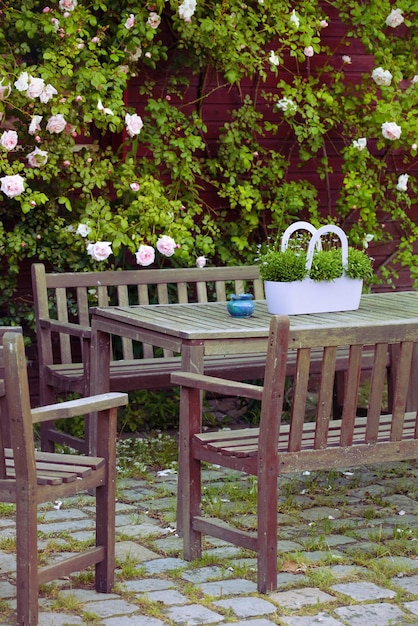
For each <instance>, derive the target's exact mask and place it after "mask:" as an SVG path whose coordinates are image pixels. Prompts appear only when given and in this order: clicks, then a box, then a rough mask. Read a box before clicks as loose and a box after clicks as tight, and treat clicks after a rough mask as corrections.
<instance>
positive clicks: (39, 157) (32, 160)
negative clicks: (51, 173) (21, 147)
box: [27, 148, 48, 167]
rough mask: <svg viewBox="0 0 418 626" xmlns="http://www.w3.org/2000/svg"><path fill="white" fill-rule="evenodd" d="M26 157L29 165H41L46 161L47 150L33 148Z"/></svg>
mask: <svg viewBox="0 0 418 626" xmlns="http://www.w3.org/2000/svg"><path fill="white" fill-rule="evenodd" d="M27 159H28V163H29V165H30V167H41V166H42V165H45V164H46V162H47V161H48V152H46V151H45V150H39V148H35V150H33V152H30V153H29V154H28V156H27Z"/></svg>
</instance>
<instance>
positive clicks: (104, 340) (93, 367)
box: [85, 316, 110, 456]
mask: <svg viewBox="0 0 418 626" xmlns="http://www.w3.org/2000/svg"><path fill="white" fill-rule="evenodd" d="M91 328H92V331H91V346H90V350H91V352H90V381H89V383H90V384H89V393H90V395H91V396H95V395H97V394H100V393H106V392H108V391H109V389H110V380H109V369H110V335H109V333H106V332H102V331H100V330H98V329H97V328H96V324H95V320H94V316H93V319H92V325H91ZM85 436H86V439H87V440H88V442H89V453H90V454H91V455H93V456H95V455H96V454H97V413H90V415H89V419H88V423H87V432H86V434H85Z"/></svg>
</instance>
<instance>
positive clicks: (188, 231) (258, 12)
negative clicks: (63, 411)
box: [0, 0, 418, 318]
mask: <svg viewBox="0 0 418 626" xmlns="http://www.w3.org/2000/svg"><path fill="white" fill-rule="evenodd" d="M0 17H1V20H2V29H1V30H0V52H1V54H0V136H1V139H0V144H1V145H0V183H1V187H0V191H1V194H0V255H1V256H0V259H1V260H0V263H1V270H2V273H1V277H0V287H1V290H0V291H1V294H2V298H3V301H4V302H7V303H8V308H9V310H10V316H11V317H12V318H16V314H17V311H16V307H14V305H13V304H12V303H13V294H14V289H15V284H16V277H17V275H18V272H19V269H20V267H21V263H22V261H24V260H26V259H37V260H42V261H45V262H47V263H48V264H49V265H50V266H51V267H53V268H55V269H58V270H60V269H62V270H68V269H71V270H74V271H79V270H83V269H88V268H95V267H97V264H98V263H100V267H101V268H102V267H103V266H106V267H128V266H131V265H136V264H137V263H139V264H140V265H142V266H147V265H150V264H152V263H156V262H157V263H158V264H159V265H162V266H164V265H167V264H169V265H173V264H195V263H196V259H198V266H201V265H202V264H204V263H206V262H207V261H209V262H220V263H228V262H253V260H254V256H255V254H256V249H257V245H258V244H259V243H260V242H261V241H264V240H265V239H266V238H267V237H268V235H269V234H271V233H275V232H277V231H279V232H280V231H282V230H283V228H284V227H285V226H286V225H287V224H288V223H290V222H292V221H294V220H295V219H298V218H301V217H303V218H307V219H309V220H313V221H315V219H317V216H318V213H319V210H321V211H322V213H325V214H326V217H327V218H328V220H329V221H335V222H338V223H340V224H341V225H342V226H343V227H344V230H346V231H349V230H350V229H351V232H350V237H351V241H352V243H358V244H361V243H362V241H363V239H364V233H373V234H374V236H375V238H374V241H382V242H385V241H387V240H388V239H389V237H390V234H389V232H388V229H385V227H384V226H385V222H386V221H387V220H393V221H395V222H396V224H397V225H398V226H397V227H398V228H399V230H400V245H399V246H398V248H397V250H396V252H395V254H394V255H392V256H391V258H390V261H388V263H387V264H384V265H382V266H381V267H379V268H378V275H379V277H380V278H381V279H383V280H389V279H390V275H391V274H396V271H397V267H398V266H399V263H400V264H403V265H404V266H405V267H408V268H411V273H412V276H413V278H417V275H418V270H416V269H414V268H417V267H418V264H417V262H416V261H417V259H416V257H415V254H414V249H413V242H414V241H416V240H417V238H418V230H417V226H416V224H415V223H414V221H413V220H412V219H411V207H413V206H416V204H417V193H418V190H417V182H416V172H417V154H418V150H417V143H418V120H417V115H416V110H417V104H418V67H417V48H418V34H417V29H416V28H415V27H414V25H415V24H416V22H417V8H416V7H415V6H411V4H410V3H408V2H406V0H400V1H399V2H398V3H390V2H389V0H382V2H380V3H379V5H378V6H375V4H374V3H361V4H360V3H359V2H358V1H357V0H330V1H329V2H323V1H321V0H307V1H304V2H294V3H289V2H288V1H287V0H279V1H278V2H275V3H271V2H270V1H269V0H258V1H257V2H256V1H254V2H250V3H246V4H236V3H233V2H232V1H230V0H226V1H225V2H223V3H217V2H212V1H210V2H207V3H199V2H196V1H195V0H184V1H183V2H179V1H178V0H169V1H167V2H162V1H160V0H158V1H157V2H155V3H152V4H150V5H145V4H144V3H138V2H133V3H132V2H129V3H128V2H126V0H109V2H106V3H102V2H101V0H93V1H92V2H89V3H87V2H86V1H85V0H78V1H77V0H59V1H57V0H54V2H52V3H49V4H46V3H45V2H41V1H40V0H31V2H30V3H27V2H25V1H24V0H16V1H13V2H12V1H11V0H6V2H3V3H2V5H1V8H0ZM336 22H338V23H340V22H342V23H343V24H346V25H347V31H346V34H345V35H344V36H343V39H342V40H341V41H338V44H335V45H334V47H332V46H331V45H329V43H327V44H324V38H325V36H326V34H327V33H330V32H332V30H333V28H334V26H335V24H336ZM330 41H331V40H330ZM353 42H354V43H353ZM359 45H361V46H363V47H364V52H365V53H366V54H367V55H369V58H370V70H365V69H364V67H363V66H361V67H357V66H356V63H357V57H356V54H355V49H356V46H359ZM346 46H347V48H346ZM344 52H349V53H350V54H344ZM349 68H350V71H351V69H352V70H353V72H356V76H357V79H356V81H354V80H352V79H350V80H349V79H348V78H347V72H348V69H349ZM195 76H197V77H198V78H196V79H195V78H194V77H195ZM210 76H215V79H214V80H213V81H212V83H210V81H209V77H210ZM193 80H194V81H195V83H196V84H198V92H197V94H196V93H195V92H193V91H192V90H191V83H192V81H193ZM248 85H253V86H254V87H253V88H252V89H250V88H249V87H248ZM133 89H135V90H136V91H137V92H138V93H135V96H133V95H132V90H133ZM221 90H225V92H227V93H229V92H231V90H234V93H236V94H238V95H239V104H236V105H235V104H234V107H233V110H232V111H231V112H229V111H228V112H225V120H223V121H222V124H221V126H220V128H219V132H218V135H217V137H216V140H214V139H213V138H210V133H209V131H208V128H207V125H206V123H205V105H206V102H207V101H210V98H211V96H212V94H213V92H215V91H219V92H220V91H221ZM191 93H192V95H190V94H191ZM133 100H135V102H136V104H137V106H136V107H134V106H132V105H131V104H130V103H131V102H133ZM231 108H232V107H231ZM336 158H337V159H338V168H339V169H341V173H340V174H341V175H340V176H339V183H338V184H339V188H338V192H335V191H334V190H333V188H332V185H331V182H330V181H331V179H332V177H333V176H334V174H335V173H334V167H335V166H334V163H335V162H336V161H335V160H336ZM292 168H293V169H292ZM295 168H296V171H297V172H298V174H297V175H295V174H294V171H295ZM308 171H309V172H310V175H309V176H308V175H305V172H308ZM292 172H293V173H292ZM312 172H314V174H315V176H316V179H315V180H320V181H323V187H324V190H325V192H324V191H322V192H320V191H319V190H318V189H317V188H316V187H315V186H314V185H313V184H312V179H313V176H312ZM401 176H403V178H400V177H401ZM405 176H407V177H408V178H405ZM207 189H209V190H210V192H211V194H212V195H210V194H209V195H208V194H206V193H204V190H207ZM321 193H322V196H321ZM324 194H325V195H324ZM213 198H215V199H213ZM158 242H159V243H158ZM156 250H157V252H158V254H156ZM63 251H65V253H63ZM203 259H204V261H203Z"/></svg>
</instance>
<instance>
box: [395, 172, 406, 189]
mask: <svg viewBox="0 0 418 626" xmlns="http://www.w3.org/2000/svg"><path fill="white" fill-rule="evenodd" d="M408 178H409V174H401V175H400V176H399V178H398V184H397V185H396V189H397V190H398V191H407V189H408Z"/></svg>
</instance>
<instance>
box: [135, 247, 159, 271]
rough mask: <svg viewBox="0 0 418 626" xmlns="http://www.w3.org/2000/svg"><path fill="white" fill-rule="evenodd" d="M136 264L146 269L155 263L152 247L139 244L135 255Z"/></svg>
mask: <svg viewBox="0 0 418 626" xmlns="http://www.w3.org/2000/svg"><path fill="white" fill-rule="evenodd" d="M135 258H136V262H137V263H138V265H142V266H143V267H146V266H147V265H151V264H152V263H154V261H155V250H154V248H153V247H152V246H146V245H145V244H141V245H140V246H139V248H138V252H136V253H135Z"/></svg>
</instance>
